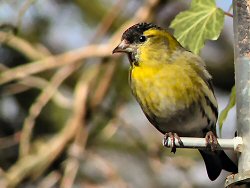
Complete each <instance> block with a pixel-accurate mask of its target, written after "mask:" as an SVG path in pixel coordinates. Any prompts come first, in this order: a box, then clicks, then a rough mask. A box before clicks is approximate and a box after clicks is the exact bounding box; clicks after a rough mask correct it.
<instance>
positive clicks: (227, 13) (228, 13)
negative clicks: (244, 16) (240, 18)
mask: <svg viewBox="0 0 250 188" xmlns="http://www.w3.org/2000/svg"><path fill="white" fill-rule="evenodd" d="M224 14H225V15H227V16H229V17H232V18H233V17H234V15H233V14H231V13H230V12H226V11H224Z"/></svg>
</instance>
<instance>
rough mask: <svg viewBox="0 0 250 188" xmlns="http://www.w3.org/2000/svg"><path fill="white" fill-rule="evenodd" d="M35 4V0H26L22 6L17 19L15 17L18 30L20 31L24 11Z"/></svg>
mask: <svg viewBox="0 0 250 188" xmlns="http://www.w3.org/2000/svg"><path fill="white" fill-rule="evenodd" d="M34 2H35V0H26V1H25V2H24V4H23V6H22V7H21V9H20V11H19V13H18V17H17V27H18V30H20V29H21V27H22V20H23V16H24V14H25V13H26V11H27V10H28V9H29V8H30V6H31V5H32V4H33V3H34Z"/></svg>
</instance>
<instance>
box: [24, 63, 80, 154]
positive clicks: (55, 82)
mask: <svg viewBox="0 0 250 188" xmlns="http://www.w3.org/2000/svg"><path fill="white" fill-rule="evenodd" d="M74 70H75V66H68V67H63V68H62V69H60V70H58V71H57V72H56V73H55V75H54V76H53V78H52V79H51V82H50V84H48V85H47V87H45V88H44V89H43V91H42V92H41V94H40V95H39V96H38V97H37V100H36V102H35V103H33V104H32V106H31V107H30V109H29V115H28V116H27V117H26V118H25V120H24V126H23V130H22V134H21V140H20V147H19V155H20V157H23V156H25V155H27V154H28V153H29V149H30V139H31V134H32V130H33V127H34V124H35V119H36V118H37V116H38V115H39V114H40V112H41V110H42V109H43V107H44V106H45V105H46V104H47V103H48V101H49V100H50V98H51V97H52V96H53V95H54V93H55V92H56V91H57V88H58V87H59V86H60V85H61V83H62V82H63V81H64V80H65V79H66V78H67V77H68V76H69V75H70V74H72V72H73V71H74Z"/></svg>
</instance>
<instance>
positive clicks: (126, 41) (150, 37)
mask: <svg viewBox="0 0 250 188" xmlns="http://www.w3.org/2000/svg"><path fill="white" fill-rule="evenodd" d="M179 47H181V46H180V44H179V43H178V42H177V40H176V39H175V38H174V37H173V36H172V35H171V34H170V33H169V32H168V31H166V30H164V29H162V28H160V27H158V26H156V25H154V24H152V23H138V24H135V25H133V26H131V27H130V28H128V29H127V30H126V31H125V32H124V33H123V35H122V39H121V42H120V44H119V45H118V46H117V47H116V48H115V49H114V50H113V53H126V54H127V55H128V57H129V60H130V63H131V64H134V65H138V64H139V63H140V62H145V61H146V62H150V61H149V60H150V59H154V60H155V59H160V58H164V57H168V56H169V55H170V53H171V52H172V51H173V50H175V49H176V48H179Z"/></svg>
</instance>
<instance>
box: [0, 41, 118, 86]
mask: <svg viewBox="0 0 250 188" xmlns="http://www.w3.org/2000/svg"><path fill="white" fill-rule="evenodd" d="M113 48H114V45H110V44H106V45H105V44H101V45H89V46H86V47H83V48H80V49H77V50H72V51H69V52H66V53H63V54H60V55H57V56H50V57H47V58H45V59H42V60H38V61H35V62H32V63H28V64H25V65H21V66H18V67H15V68H12V69H9V70H7V71H4V72H2V73H1V74H0V84H4V83H7V82H10V81H13V80H16V79H20V78H24V77H26V76H28V75H31V74H35V73H39V72H42V71H45V70H48V69H54V68H57V67H62V66H64V65H69V64H72V63H81V62H80V60H83V59H86V58H90V57H106V56H110V55H111V51H112V49H113Z"/></svg>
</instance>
